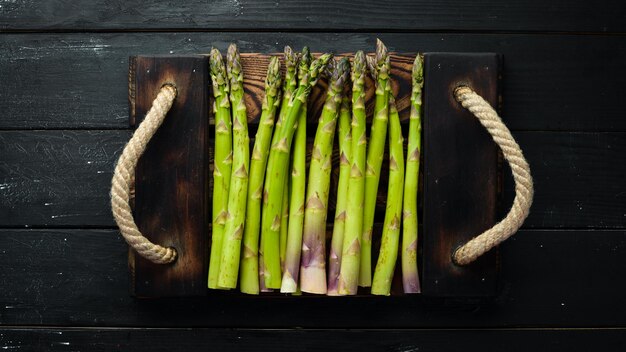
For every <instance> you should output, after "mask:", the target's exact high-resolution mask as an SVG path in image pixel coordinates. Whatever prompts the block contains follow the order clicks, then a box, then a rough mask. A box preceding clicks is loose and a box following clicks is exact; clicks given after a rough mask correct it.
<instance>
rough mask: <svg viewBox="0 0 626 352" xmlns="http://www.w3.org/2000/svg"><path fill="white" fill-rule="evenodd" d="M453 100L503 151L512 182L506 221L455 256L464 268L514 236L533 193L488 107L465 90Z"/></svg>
mask: <svg viewBox="0 0 626 352" xmlns="http://www.w3.org/2000/svg"><path fill="white" fill-rule="evenodd" d="M454 97H455V98H456V100H457V101H458V102H459V103H461V105H463V107H464V108H466V109H467V110H469V111H470V112H471V113H472V114H473V115H474V116H476V117H477V118H478V120H479V121H480V123H481V124H482V125H483V126H484V127H485V128H486V129H487V131H489V134H491V137H492V138H493V140H494V141H495V142H496V143H497V144H498V146H499V147H500V149H502V154H504V158H505V159H506V160H507V162H508V163H509V166H510V167H511V171H512V172H513V179H514V180H515V200H513V206H512V207H511V210H509V213H508V214H507V215H506V217H505V218H504V219H502V221H500V222H499V223H497V224H496V225H494V226H493V227H492V228H490V229H488V230H487V231H485V232H483V233H481V234H480V235H478V236H476V237H474V238H473V239H471V240H470V241H469V242H467V243H466V244H464V245H463V246H462V247H460V248H459V249H457V250H456V252H454V255H453V259H454V262H455V263H457V264H459V265H467V264H469V263H471V262H473V261H474V260H476V258H478V257H480V256H481V255H483V254H484V253H486V252H487V251H489V250H490V249H492V248H493V247H495V246H497V245H498V244H499V243H501V242H502V241H504V240H506V239H507V238H509V237H511V236H512V235H513V234H514V233H515V232H517V230H518V229H519V228H520V226H522V223H523V222H524V220H526V218H527V217H528V212H529V211H530V206H531V204H532V202H533V192H534V191H533V179H532V176H531V175H530V167H529V166H528V163H527V162H526V159H524V155H523V154H522V150H521V149H520V147H519V145H518V144H517V142H515V139H514V138H513V136H512V135H511V131H509V129H508V128H507V127H506V126H505V125H504V123H503V122H502V119H500V117H499V116H498V114H497V113H496V111H495V110H494V109H493V108H492V107H491V105H489V103H487V102H486V101H485V100H484V99H483V98H482V97H481V96H480V95H478V94H476V92H474V91H473V90H471V89H470V88H468V87H458V88H457V89H456V90H455V91H454Z"/></svg>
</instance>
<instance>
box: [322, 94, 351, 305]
mask: <svg viewBox="0 0 626 352" xmlns="http://www.w3.org/2000/svg"><path fill="white" fill-rule="evenodd" d="M338 133H339V138H338V139H339V182H338V185H337V204H336V209H335V222H334V224H333V237H332V240H331V244H330V256H329V258H328V292H327V293H328V295H329V296H337V295H339V291H338V288H339V287H338V285H339V270H340V268H341V250H342V248H343V234H344V231H345V224H346V203H347V199H348V182H349V181H350V179H349V178H350V160H352V132H351V129H350V97H349V96H348V95H347V93H346V94H345V95H344V96H343V99H342V102H341V112H340V113H339V132H338Z"/></svg>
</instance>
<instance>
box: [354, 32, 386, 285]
mask: <svg viewBox="0 0 626 352" xmlns="http://www.w3.org/2000/svg"><path fill="white" fill-rule="evenodd" d="M368 65H369V68H370V73H371V75H372V77H373V78H374V79H375V80H376V100H375V103H374V119H373V121H372V127H371V131H370V141H369V145H368V147H367V164H366V170H365V208H364V211H363V240H362V245H361V264H360V274H359V286H363V287H369V286H371V284H372V230H373V226H374V211H375V209H376V198H377V196H378V183H379V181H380V168H381V164H382V162H383V154H384V152H385V137H386V135H387V120H388V114H389V106H388V100H389V92H390V91H391V82H390V80H389V73H390V70H391V65H390V58H389V55H388V53H387V47H386V46H385V44H383V42H382V41H381V40H380V39H377V40H376V58H375V59H373V58H371V57H368Z"/></svg>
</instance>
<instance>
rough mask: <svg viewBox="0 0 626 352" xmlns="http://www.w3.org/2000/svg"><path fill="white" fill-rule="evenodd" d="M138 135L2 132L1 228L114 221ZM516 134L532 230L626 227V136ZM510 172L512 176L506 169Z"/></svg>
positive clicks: (508, 201)
mask: <svg viewBox="0 0 626 352" xmlns="http://www.w3.org/2000/svg"><path fill="white" fill-rule="evenodd" d="M130 134H131V133H130V131H65V130H64V131H1V132H0V226H2V227H7V226H13V227H15V226H19V227H23V226H38V227H42V226H46V227H68V226H70V227H72V226H73V227H75V226H89V227H94V226H99V227H102V226H114V225H115V223H114V222H113V218H112V216H111V212H110V206H109V189H110V182H111V177H112V173H113V165H114V162H115V161H116V160H117V158H118V157H119V153H120V152H121V150H122V148H123V146H124V144H125V143H126V142H127V141H128V139H129V138H130ZM513 135H514V136H515V138H516V139H517V140H518V142H519V143H520V146H521V148H522V150H523V151H524V154H525V156H526V158H527V159H528V161H529V163H530V166H531V170H532V174H533V177H534V179H535V187H536V193H535V200H534V203H533V207H532V209H531V212H530V216H529V218H528V220H527V221H526V222H525V224H524V227H526V228H544V229H545V228H552V227H558V228H624V227H625V224H624V213H625V212H624V210H623V209H624V207H623V204H624V199H625V197H626V184H625V183H624V182H623V178H624V173H625V171H624V167H625V166H624V165H626V133H621V132H619V133H561V132H514V133H513ZM503 173H504V175H505V176H508V175H509V174H510V171H509V170H508V168H507V167H506V166H505V167H504V169H503ZM383 175H384V174H383ZM381 182H386V179H385V178H383V179H381ZM504 190H505V192H504V193H505V194H507V195H508V198H505V200H504V201H503V209H504V210H508V206H510V204H511V197H512V181H511V180H510V179H507V178H506V177H505V179H504ZM332 199H333V197H331V201H332Z"/></svg>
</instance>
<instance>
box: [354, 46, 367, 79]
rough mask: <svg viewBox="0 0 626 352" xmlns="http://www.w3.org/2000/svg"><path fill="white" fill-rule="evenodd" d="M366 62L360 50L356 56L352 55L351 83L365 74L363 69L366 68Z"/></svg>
mask: <svg viewBox="0 0 626 352" xmlns="http://www.w3.org/2000/svg"><path fill="white" fill-rule="evenodd" d="M366 60H367V59H366V56H365V53H364V52H363V51H362V50H359V51H357V52H356V54H354V62H353V63H352V80H353V81H356V80H357V78H358V77H360V76H361V75H363V74H364V73H365V71H366V69H365V67H366V66H367V63H366Z"/></svg>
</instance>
